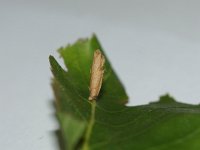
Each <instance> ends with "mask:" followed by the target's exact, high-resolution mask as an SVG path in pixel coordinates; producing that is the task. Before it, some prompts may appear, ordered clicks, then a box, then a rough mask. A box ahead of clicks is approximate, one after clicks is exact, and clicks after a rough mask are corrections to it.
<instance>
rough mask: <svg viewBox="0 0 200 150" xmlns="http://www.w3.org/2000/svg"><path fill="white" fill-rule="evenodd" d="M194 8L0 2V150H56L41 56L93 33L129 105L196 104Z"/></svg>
mask: <svg viewBox="0 0 200 150" xmlns="http://www.w3.org/2000/svg"><path fill="white" fill-rule="evenodd" d="M199 8H200V3H199V1H198V0H196V1H195V0H166V1H161V0H151V1H149V0H138V1H136V0H132V1H131V0H130V1H128V0H123V1H119V0H110V1H108V0H101V1H95V0H91V1H83V0H71V1H67V0H65V1H64V0H24V1H22V0H0V149H2V150H57V149H58V147H57V145H56V138H55V136H54V135H53V132H54V131H55V130H56V129H57V127H58V125H57V122H56V120H55V119H54V117H53V113H54V110H53V107H52V101H51V100H52V98H53V95H52V91H51V88H50V78H51V72H50V70H49V63H48V55H49V54H52V55H54V56H56V58H58V54H57V53H56V49H58V48H59V47H60V46H65V45H66V44H67V43H72V42H74V41H75V40H76V39H77V38H79V37H88V36H90V35H91V34H92V33H93V32H95V33H96V34H97V35H98V37H99V39H100V41H101V43H102V45H103V47H104V49H105V50H106V53H107V55H108V57H109V58H110V60H111V62H112V64H113V67H114V68H115V70H116V72H117V73H118V75H119V77H120V79H121V80H122V82H123V83H124V85H125V87H126V90H127V93H128V95H129V96H130V103H129V105H138V104H146V103H148V102H149V101H152V100H157V99H158V97H159V96H160V95H162V94H165V93H170V94H171V95H173V96H174V97H175V98H176V99H178V100H179V101H182V102H187V103H192V104H198V103H199V102H200V67H199V66H200V15H199V14H200V9H199ZM60 62H61V63H62V61H60Z"/></svg>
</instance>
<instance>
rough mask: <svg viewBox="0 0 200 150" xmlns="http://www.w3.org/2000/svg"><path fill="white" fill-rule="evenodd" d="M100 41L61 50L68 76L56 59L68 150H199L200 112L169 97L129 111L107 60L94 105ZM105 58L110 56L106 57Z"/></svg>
mask: <svg viewBox="0 0 200 150" xmlns="http://www.w3.org/2000/svg"><path fill="white" fill-rule="evenodd" d="M96 49H100V50H101V51H103V50H102V47H101V46H100V44H99V42H98V40H97V38H96V36H95V35H93V36H92V37H91V38H90V39H81V40H78V41H77V42H76V43H75V44H73V45H68V46H67V47H64V48H60V49H59V53H60V55H61V57H62V58H63V60H64V63H65V65H66V68H67V71H65V70H64V69H63V68H61V66H60V65H59V64H58V63H57V61H56V60H55V59H54V57H53V56H50V58H49V59H50V64H51V70H52V73H53V75H54V78H53V80H52V81H53V82H52V87H53V90H54V95H55V99H56V110H57V114H58V119H59V122H60V127H61V131H62V137H63V139H64V140H63V141H65V143H64V145H65V149H68V150H73V149H84V150H87V149H91V150H102V149H104V150H110V149H113V150H122V149H123V150H168V149H171V150H188V149H190V150H199V149H200V106H199V105H197V106H195V105H189V104H183V103H179V102H176V101H175V100H174V99H173V98H172V97H170V96H169V95H165V96H162V97H161V98H160V100H159V101H158V102H153V103H150V104H148V105H142V106H134V107H128V106H125V103H126V102H127V99H128V96H127V95H126V93H125V90H124V87H123V85H122V83H121V82H120V80H119V78H118V77H117V76H116V74H115V72H114V70H113V69H112V67H111V65H110V63H109V61H108V59H107V57H106V64H105V75H104V79H103V85H102V89H101V91H100V95H99V97H98V100H97V101H96V102H95V103H94V102H93V103H91V102H89V101H88V96H89V89H88V88H89V80H90V67H91V64H92V59H93V53H94V51H95V50H96ZM104 55H105V53H104Z"/></svg>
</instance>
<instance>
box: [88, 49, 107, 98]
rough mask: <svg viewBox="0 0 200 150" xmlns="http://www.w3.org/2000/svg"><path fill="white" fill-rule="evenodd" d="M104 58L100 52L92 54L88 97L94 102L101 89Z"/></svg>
mask: <svg viewBox="0 0 200 150" xmlns="http://www.w3.org/2000/svg"><path fill="white" fill-rule="evenodd" d="M104 63H105V58H104V56H103V54H102V53H101V51H100V50H96V51H95V52H94V57H93V63H92V68H91V70H90V73H91V78H90V96H89V100H95V99H96V98H97V96H98V95H99V91H100V89H101V85H102V80H103V74H104Z"/></svg>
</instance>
